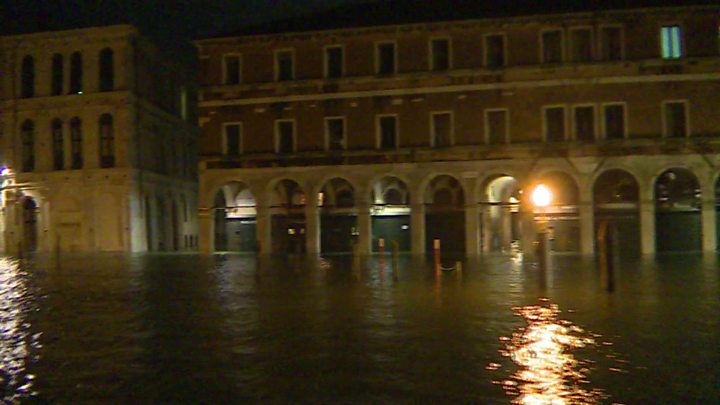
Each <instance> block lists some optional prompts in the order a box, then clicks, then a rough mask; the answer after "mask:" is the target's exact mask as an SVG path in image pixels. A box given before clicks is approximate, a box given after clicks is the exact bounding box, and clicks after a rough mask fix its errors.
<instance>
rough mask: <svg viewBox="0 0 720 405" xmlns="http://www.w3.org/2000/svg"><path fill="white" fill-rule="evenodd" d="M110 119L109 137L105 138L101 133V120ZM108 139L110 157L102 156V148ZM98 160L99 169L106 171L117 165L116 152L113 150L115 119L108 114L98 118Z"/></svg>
mask: <svg viewBox="0 0 720 405" xmlns="http://www.w3.org/2000/svg"><path fill="white" fill-rule="evenodd" d="M106 116H107V117H110V124H109V125H110V136H109V137H106V136H105V134H104V132H103V125H105V124H104V123H103V118H104V117H106ZM108 139H109V140H110V141H111V142H110V143H109V145H110V149H111V151H112V154H110V155H103V148H104V146H105V142H107V141H108ZM98 141H99V142H98V147H99V148H98V149H99V150H98V160H99V161H100V168H103V169H108V168H112V167H115V166H116V165H117V151H116V149H117V148H115V117H113V115H112V114H110V113H104V114H101V115H100V116H99V117H98ZM106 158H110V159H108V160H105V159H106ZM108 162H110V163H108Z"/></svg>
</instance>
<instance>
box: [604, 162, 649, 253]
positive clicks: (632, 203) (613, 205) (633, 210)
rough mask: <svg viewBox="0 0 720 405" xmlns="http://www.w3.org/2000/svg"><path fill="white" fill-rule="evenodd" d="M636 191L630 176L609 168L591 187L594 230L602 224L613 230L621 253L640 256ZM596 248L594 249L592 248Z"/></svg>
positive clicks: (636, 187) (635, 184) (636, 188)
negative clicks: (604, 223) (610, 226)
mask: <svg viewBox="0 0 720 405" xmlns="http://www.w3.org/2000/svg"><path fill="white" fill-rule="evenodd" d="M638 190H639V188H638V183H637V181H636V180H635V177H633V175H632V174H630V173H628V172H626V171H624V170H620V169H611V170H608V171H606V172H604V173H602V174H601V175H600V176H599V177H598V178H597V179H596V180H595V184H594V185H593V212H594V217H595V229H599V225H600V224H601V223H602V222H603V221H606V222H607V223H608V224H611V225H613V226H614V227H615V228H616V229H617V236H618V238H619V240H618V243H619V245H620V246H622V247H623V249H622V252H623V254H627V253H629V254H638V253H640V211H639V207H640V205H639V191H638ZM596 248H597V247H596Z"/></svg>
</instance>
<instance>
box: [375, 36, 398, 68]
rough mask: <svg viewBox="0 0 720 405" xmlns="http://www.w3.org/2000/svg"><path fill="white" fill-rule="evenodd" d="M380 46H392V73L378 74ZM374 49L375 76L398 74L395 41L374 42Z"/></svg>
mask: <svg viewBox="0 0 720 405" xmlns="http://www.w3.org/2000/svg"><path fill="white" fill-rule="evenodd" d="M382 45H392V46H393V69H392V72H389V73H381V72H380V66H381V63H380V55H381V53H380V46H382ZM374 47H375V74H376V75H394V74H397V73H398V46H397V41H394V40H392V41H376V42H375V44H374Z"/></svg>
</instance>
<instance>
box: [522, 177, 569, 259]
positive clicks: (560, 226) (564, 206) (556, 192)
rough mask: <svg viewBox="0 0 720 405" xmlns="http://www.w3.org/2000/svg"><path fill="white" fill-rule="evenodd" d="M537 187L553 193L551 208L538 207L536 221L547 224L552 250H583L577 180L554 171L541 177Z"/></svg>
mask: <svg viewBox="0 0 720 405" xmlns="http://www.w3.org/2000/svg"><path fill="white" fill-rule="evenodd" d="M535 184H544V185H545V186H546V187H547V188H548V189H549V190H551V192H552V194H553V198H552V202H551V204H550V205H549V206H547V207H544V208H535V221H536V222H537V223H545V224H546V226H547V229H548V230H549V232H550V235H551V236H550V238H551V241H552V249H553V250H555V251H558V252H578V251H580V221H579V217H578V201H579V191H578V187H577V184H575V180H573V178H572V177H570V176H569V175H568V174H566V173H563V172H559V171H553V172H549V173H546V174H544V175H542V176H541V177H540V178H539V179H538V180H537V181H536V182H535ZM530 192H532V188H531V189H530Z"/></svg>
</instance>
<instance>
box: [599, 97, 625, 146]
mask: <svg viewBox="0 0 720 405" xmlns="http://www.w3.org/2000/svg"><path fill="white" fill-rule="evenodd" d="M603 131H604V135H605V139H624V138H625V105H624V104H607V105H604V106H603Z"/></svg>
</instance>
